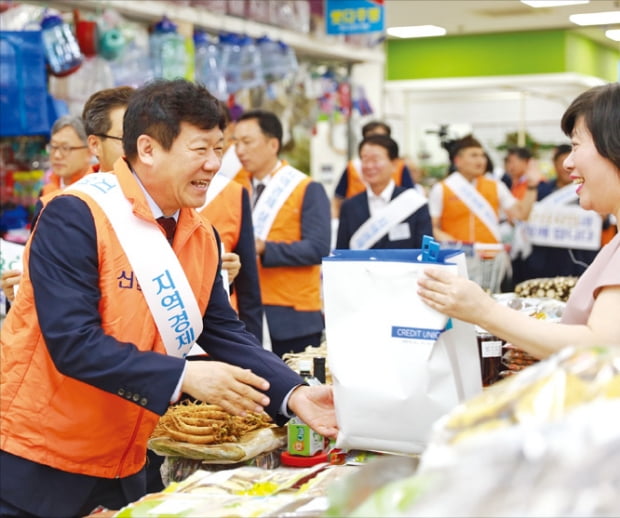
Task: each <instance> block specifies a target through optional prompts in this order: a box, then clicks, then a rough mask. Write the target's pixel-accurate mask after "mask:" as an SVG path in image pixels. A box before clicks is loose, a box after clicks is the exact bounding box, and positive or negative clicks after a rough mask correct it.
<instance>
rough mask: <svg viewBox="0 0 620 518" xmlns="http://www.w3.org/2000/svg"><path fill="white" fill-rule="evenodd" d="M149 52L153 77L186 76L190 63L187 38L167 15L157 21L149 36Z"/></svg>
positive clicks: (170, 77) (174, 77)
mask: <svg viewBox="0 0 620 518" xmlns="http://www.w3.org/2000/svg"><path fill="white" fill-rule="evenodd" d="M149 54H150V62H151V68H152V70H153V77H155V78H163V79H177V78H179V77H185V75H186V73H187V64H188V63H187V62H188V56H187V52H186V50H185V38H183V36H181V35H180V34H179V33H178V32H177V26H176V24H175V23H173V22H172V21H171V20H170V19H169V18H168V17H166V16H164V17H163V18H162V19H161V20H160V21H159V22H157V24H156V25H155V27H154V30H153V32H152V34H151V35H150V36H149Z"/></svg>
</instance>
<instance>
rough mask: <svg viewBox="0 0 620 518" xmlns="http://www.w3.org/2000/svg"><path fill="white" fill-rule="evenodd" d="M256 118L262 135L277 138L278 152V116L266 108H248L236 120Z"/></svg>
mask: <svg viewBox="0 0 620 518" xmlns="http://www.w3.org/2000/svg"><path fill="white" fill-rule="evenodd" d="M252 119H254V120H256V122H257V123H258V126H259V127H260V130H261V132H262V133H263V135H265V136H267V137H269V138H275V139H277V140H278V153H279V152H280V149H281V148H282V123H281V122H280V119H278V116H277V115H276V114H275V113H273V112H270V111H267V110H250V111H247V112H244V113H243V114H242V115H241V116H240V117H239V119H238V120H237V122H241V121H247V120H252Z"/></svg>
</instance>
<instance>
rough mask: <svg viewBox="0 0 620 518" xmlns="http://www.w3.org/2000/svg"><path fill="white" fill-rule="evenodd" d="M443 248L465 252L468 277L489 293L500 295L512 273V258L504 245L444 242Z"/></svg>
mask: <svg viewBox="0 0 620 518" xmlns="http://www.w3.org/2000/svg"><path fill="white" fill-rule="evenodd" d="M441 247H442V248H451V249H458V250H463V252H464V254H465V260H466V264H467V275H468V276H469V278H470V279H471V280H472V281H474V282H476V283H478V284H479V285H480V286H481V287H482V288H483V289H484V290H486V291H488V292H489V293H499V292H500V289H501V288H500V287H501V284H502V280H503V279H504V277H505V276H506V274H507V273H509V272H510V269H511V264H510V256H509V255H508V253H507V251H506V248H505V246H504V245H503V244H501V243H499V244H493V243H461V242H443V243H442V244H441Z"/></svg>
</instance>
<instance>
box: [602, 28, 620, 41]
mask: <svg viewBox="0 0 620 518" xmlns="http://www.w3.org/2000/svg"><path fill="white" fill-rule="evenodd" d="M605 36H607V37H608V38H609V39H610V40H614V41H620V29H609V30H608V31H605Z"/></svg>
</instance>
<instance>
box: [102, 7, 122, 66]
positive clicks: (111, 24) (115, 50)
mask: <svg viewBox="0 0 620 518" xmlns="http://www.w3.org/2000/svg"><path fill="white" fill-rule="evenodd" d="M121 22H122V18H121V16H120V15H119V14H118V13H117V12H116V11H114V10H113V9H106V10H105V11H104V12H103V15H102V16H101V19H100V20H99V24H98V26H99V55H100V56H101V57H102V58H105V59H107V60H114V59H117V58H118V57H119V56H120V55H121V54H122V53H123V51H124V50H125V47H126V44H127V41H126V38H125V35H124V34H123V31H122V30H121V27H120V26H121Z"/></svg>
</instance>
